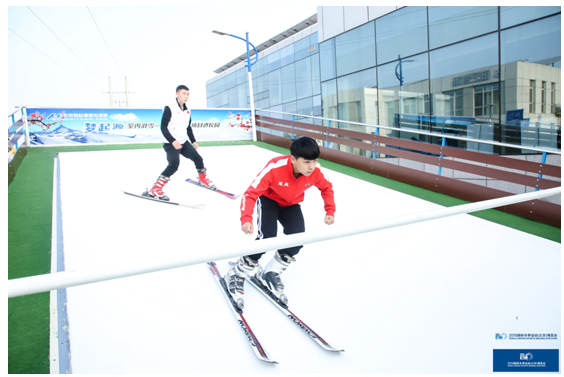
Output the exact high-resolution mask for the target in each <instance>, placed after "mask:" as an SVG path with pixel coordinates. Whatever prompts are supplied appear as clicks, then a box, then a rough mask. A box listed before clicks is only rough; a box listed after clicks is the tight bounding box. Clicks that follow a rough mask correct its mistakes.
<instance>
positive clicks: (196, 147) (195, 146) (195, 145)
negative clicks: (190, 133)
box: [192, 142, 198, 150]
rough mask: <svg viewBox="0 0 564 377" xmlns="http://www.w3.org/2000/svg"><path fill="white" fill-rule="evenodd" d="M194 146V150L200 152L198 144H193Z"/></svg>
mask: <svg viewBox="0 0 564 377" xmlns="http://www.w3.org/2000/svg"><path fill="white" fill-rule="evenodd" d="M192 145H193V146H194V149H195V150H198V143H196V142H193V143H192Z"/></svg>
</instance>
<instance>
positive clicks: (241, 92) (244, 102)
mask: <svg viewBox="0 0 564 377" xmlns="http://www.w3.org/2000/svg"><path fill="white" fill-rule="evenodd" d="M248 91H249V84H247V83H244V84H241V85H238V86H237V104H238V105H237V106H238V107H245V108H246V107H249V98H248V96H249V95H248V93H247V92H248Z"/></svg>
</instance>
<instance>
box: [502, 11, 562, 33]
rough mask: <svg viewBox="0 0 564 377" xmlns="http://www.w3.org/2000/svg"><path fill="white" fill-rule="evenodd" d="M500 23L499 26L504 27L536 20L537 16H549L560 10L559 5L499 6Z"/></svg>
mask: <svg viewBox="0 0 564 377" xmlns="http://www.w3.org/2000/svg"><path fill="white" fill-rule="evenodd" d="M499 11H500V14H499V17H500V24H501V28H502V29H505V28H507V27H510V26H515V25H519V24H522V23H524V22H527V21H532V20H536V19H537V18H541V17H545V16H549V15H551V14H555V13H558V12H560V7H547V6H539V7H522V6H512V7H500V9H499Z"/></svg>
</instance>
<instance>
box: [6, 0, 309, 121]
mask: <svg viewBox="0 0 564 377" xmlns="http://www.w3.org/2000/svg"><path fill="white" fill-rule="evenodd" d="M77 4H78V3H77ZM138 4H139V3H138ZM224 4H234V3H233V2H230V3H222V2H219V3H214V6H182V7H179V6H167V5H165V6H90V5H87V4H85V5H79V6H72V7H69V6H25V5H11V6H8V114H11V113H12V112H14V111H15V110H16V109H15V106H27V107H94V108H95V107H109V106H110V96H109V94H108V93H107V92H109V77H111V81H112V91H114V92H125V77H127V79H128V90H129V92H130V93H131V92H133V93H131V94H130V107H132V108H161V107H163V106H164V105H165V104H166V103H167V102H168V101H169V100H170V99H171V98H174V93H175V89H176V87H177V86H178V85H180V84H184V85H186V86H188V87H189V88H190V99H189V106H190V107H191V108H193V109H197V108H206V107H207V103H206V87H205V82H206V80H209V79H211V78H213V77H214V76H216V73H214V72H213V71H214V70H216V69H217V68H219V67H221V66H222V65H224V64H225V63H227V62H229V61H231V60H232V59H234V58H236V57H238V56H239V55H241V54H243V53H245V52H246V47H245V42H244V41H241V40H238V39H235V38H231V37H226V36H219V35H217V34H213V33H212V30H219V31H223V32H228V33H230V34H234V35H237V36H240V37H244V36H245V32H249V40H250V41H251V43H253V44H255V46H256V45H258V44H260V43H262V42H264V41H266V40H268V39H269V38H271V37H274V36H275V35H277V34H279V33H280V32H282V31H284V30H286V29H288V28H289V27H291V26H294V25H295V24H297V23H299V22H301V21H303V20H305V19H306V18H308V17H311V16H313V15H314V14H316V13H317V7H316V6H314V5H287V6H265V5H254V6H251V5H243V6H231V5H229V6H227V5H224ZM285 4H289V3H285ZM115 100H118V101H122V102H124V101H125V95H124V94H120V95H114V101H115ZM114 106H120V103H115V104H114ZM121 106H125V103H121Z"/></svg>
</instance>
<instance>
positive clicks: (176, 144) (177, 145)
mask: <svg viewBox="0 0 564 377" xmlns="http://www.w3.org/2000/svg"><path fill="white" fill-rule="evenodd" d="M172 146H173V147H174V148H176V149H182V144H180V142H179V141H178V140H174V141H173V142H172Z"/></svg>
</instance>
